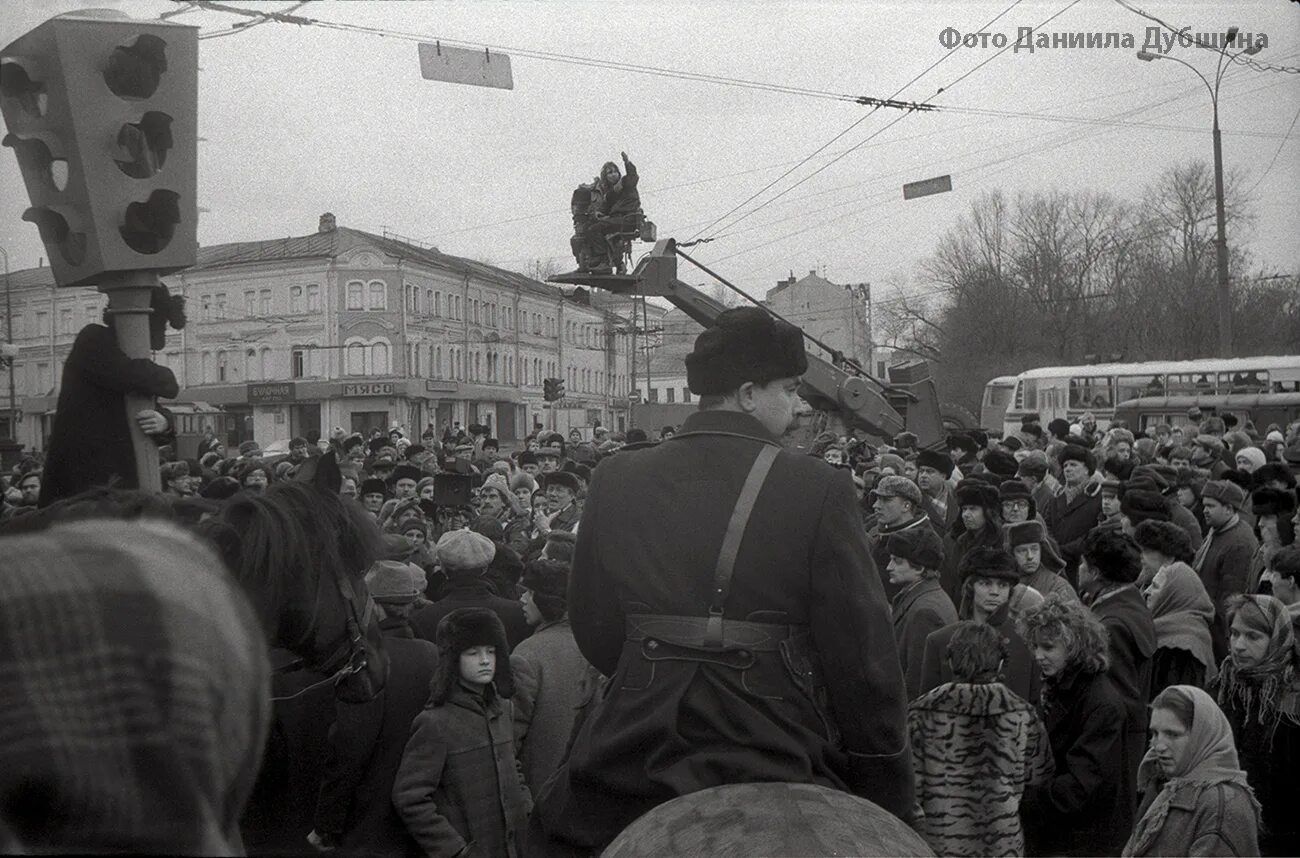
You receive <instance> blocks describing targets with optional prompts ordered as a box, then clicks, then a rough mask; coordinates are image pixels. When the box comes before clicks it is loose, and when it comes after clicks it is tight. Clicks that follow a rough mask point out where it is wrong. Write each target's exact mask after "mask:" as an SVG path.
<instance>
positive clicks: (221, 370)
mask: <svg viewBox="0 0 1300 858" xmlns="http://www.w3.org/2000/svg"><path fill="white" fill-rule="evenodd" d="M225 380H226V353H225V352H217V381H225Z"/></svg>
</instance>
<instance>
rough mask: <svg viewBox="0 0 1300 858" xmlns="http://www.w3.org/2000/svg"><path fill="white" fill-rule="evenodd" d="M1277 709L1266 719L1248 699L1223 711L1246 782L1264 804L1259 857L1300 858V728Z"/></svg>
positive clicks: (1233, 700)
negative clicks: (1299, 768) (1298, 769)
mask: <svg viewBox="0 0 1300 858" xmlns="http://www.w3.org/2000/svg"><path fill="white" fill-rule="evenodd" d="M1252 690H1253V691H1254V692H1255V694H1256V695H1258V694H1259V691H1258V689H1252ZM1291 693H1293V694H1294V693H1297V692H1295V691H1292V692H1291ZM1279 695H1281V692H1280V691H1279ZM1292 705H1294V704H1292ZM1275 706H1276V704H1274V706H1273V707H1270V709H1269V711H1268V712H1267V713H1265V714H1264V715H1262V716H1261V714H1260V708H1261V707H1260V703H1259V702H1258V701H1256V702H1255V703H1254V705H1253V706H1251V707H1250V710H1249V711H1247V709H1246V706H1245V704H1244V703H1243V702H1242V697H1241V696H1240V695H1234V696H1232V697H1231V698H1230V699H1229V700H1228V702H1227V705H1226V706H1223V707H1222V708H1223V714H1224V715H1226V716H1228V723H1229V724H1230V725H1231V726H1232V738H1233V740H1234V743H1235V744H1236V746H1237V756H1238V758H1239V759H1240V761H1241V768H1242V769H1243V770H1244V771H1245V772H1246V781H1247V782H1248V783H1249V784H1250V787H1251V789H1253V790H1254V791H1255V798H1257V799H1259V804H1260V808H1261V814H1260V821H1261V823H1262V826H1261V831H1260V835H1259V849H1260V852H1259V854H1261V855H1290V856H1295V855H1300V813H1297V808H1300V777H1297V776H1296V766H1297V761H1300V723H1297V722H1296V719H1295V718H1294V716H1287V715H1284V714H1281V713H1279V712H1278V711H1277V709H1276V708H1275ZM1261 722H1262V723H1261Z"/></svg>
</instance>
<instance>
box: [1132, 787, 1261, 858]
mask: <svg viewBox="0 0 1300 858" xmlns="http://www.w3.org/2000/svg"><path fill="white" fill-rule="evenodd" d="M1160 790H1161V787H1159V786H1155V787H1152V788H1151V789H1150V790H1148V791H1147V794H1146V796H1144V798H1143V800H1142V810H1141V813H1140V814H1139V815H1138V818H1139V819H1141V818H1142V815H1144V814H1145V813H1146V812H1147V809H1148V808H1149V807H1150V806H1151V804H1152V802H1154V801H1155V798H1156V796H1158V795H1159V794H1160ZM1259 854H1260V851H1259V823H1258V821H1257V820H1256V818H1255V806H1254V802H1252V801H1251V798H1250V795H1249V794H1248V793H1247V792H1246V790H1244V789H1242V788H1241V786H1240V785H1239V784H1234V783H1230V782H1224V783H1217V784H1213V785H1211V786H1202V785H1201V784H1197V783H1193V782H1187V783H1184V784H1182V785H1180V786H1178V787H1175V793H1174V796H1173V798H1172V799H1171V800H1170V804H1169V812H1168V815H1166V816H1165V820H1164V824H1163V825H1161V826H1160V832H1159V833H1158V834H1157V835H1156V836H1155V838H1154V839H1153V840H1151V841H1150V842H1149V843H1145V844H1143V846H1142V848H1140V849H1136V850H1134V852H1133V855H1135V856H1138V855H1240V856H1248V855H1259Z"/></svg>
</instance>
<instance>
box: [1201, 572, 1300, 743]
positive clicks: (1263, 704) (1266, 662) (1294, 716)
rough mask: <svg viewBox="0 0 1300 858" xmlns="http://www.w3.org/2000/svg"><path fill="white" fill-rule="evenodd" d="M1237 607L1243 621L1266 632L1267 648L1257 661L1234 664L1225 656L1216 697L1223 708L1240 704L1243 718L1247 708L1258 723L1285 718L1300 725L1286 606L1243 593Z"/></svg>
mask: <svg viewBox="0 0 1300 858" xmlns="http://www.w3.org/2000/svg"><path fill="white" fill-rule="evenodd" d="M1244 598H1245V602H1244V604H1243V605H1242V606H1241V607H1240V608H1239V609H1238V614H1240V615H1243V616H1244V617H1245V618H1246V621H1247V622H1248V623H1250V625H1252V626H1253V627H1255V628H1258V629H1259V630H1261V631H1264V632H1267V633H1268V634H1269V643H1268V649H1267V650H1266V651H1265V653H1264V658H1263V659H1262V660H1260V662H1259V664H1255V665H1251V666H1249V667H1238V666H1237V665H1236V663H1235V662H1234V661H1233V660H1232V656H1231V655H1229V656H1228V657H1227V658H1225V659H1224V660H1223V664H1222V665H1221V666H1220V667H1219V676H1218V680H1217V685H1218V700H1219V705H1220V706H1221V707H1223V708H1224V709H1225V710H1226V709H1227V708H1228V707H1230V706H1238V705H1239V706H1240V707H1241V708H1242V709H1243V710H1244V715H1245V718H1246V719H1247V720H1249V719H1250V714H1251V710H1254V711H1255V719H1256V721H1257V722H1258V723H1260V724H1267V723H1269V722H1270V721H1271V722H1273V723H1277V722H1278V721H1279V720H1281V719H1283V718H1285V719H1286V720H1287V721H1290V722H1291V723H1292V724H1295V725H1297V726H1300V689H1298V688H1297V686H1296V671H1295V660H1296V652H1295V631H1294V630H1293V629H1292V626H1291V615H1290V612H1288V611H1287V609H1286V605H1284V604H1282V603H1281V602H1280V601H1278V600H1277V599H1274V598H1273V597H1272V596H1245V597H1244Z"/></svg>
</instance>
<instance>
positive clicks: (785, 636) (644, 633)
mask: <svg viewBox="0 0 1300 858" xmlns="http://www.w3.org/2000/svg"><path fill="white" fill-rule="evenodd" d="M709 622H710V618H709V617H683V616H675V615H669V614H630V615H628V617H627V639H628V640H630V641H643V640H647V639H653V640H658V641H663V642H664V643H669V644H674V645H675V646H685V647H694V648H696V649H701V648H704V647H705V646H706V643H705V639H706V636H707V634H708V631H709ZM807 630H808V627H807V626H782V625H777V624H775V623H751V622H747V621H743V620H727V623H726V633H725V634H724V635H723V640H722V644H721V648H723V649H732V650H736V649H743V650H749V651H750V652H777V651H779V650H780V648H781V643H782V642H783V641H787V640H789V639H791V638H793V637H796V636H797V635H799V634H800V633H801V632H806V631H807ZM710 648H713V647H710Z"/></svg>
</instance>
